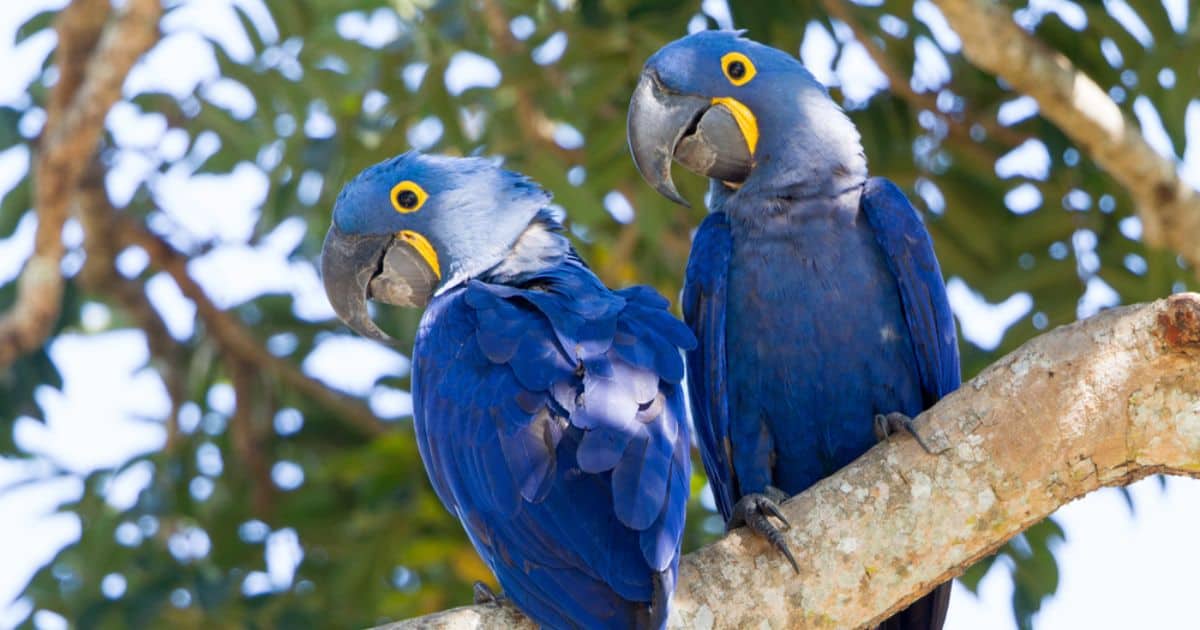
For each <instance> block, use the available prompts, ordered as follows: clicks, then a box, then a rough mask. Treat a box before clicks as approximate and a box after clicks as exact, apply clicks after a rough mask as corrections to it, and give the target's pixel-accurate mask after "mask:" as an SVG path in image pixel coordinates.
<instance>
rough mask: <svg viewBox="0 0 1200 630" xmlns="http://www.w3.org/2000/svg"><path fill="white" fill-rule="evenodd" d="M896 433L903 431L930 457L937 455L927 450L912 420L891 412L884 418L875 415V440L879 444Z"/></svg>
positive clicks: (927, 446)
mask: <svg viewBox="0 0 1200 630" xmlns="http://www.w3.org/2000/svg"><path fill="white" fill-rule="evenodd" d="M897 431H904V432H905V433H907V434H909V435H911V436H913V439H914V440H916V441H917V444H919V445H920V446H921V448H922V449H924V451H925V452H926V453H929V454H930V455H937V451H935V450H933V449H931V448H929V445H928V444H926V443H925V440H924V438H922V437H921V434H920V433H917V426H916V423H915V422H913V419H912V418H910V417H908V416H906V415H904V414H902V413H900V412H899V411H893V412H891V413H889V414H887V415H886V416H885V415H883V414H876V415H875V438H876V439H878V440H879V441H880V442H886V441H887V440H888V438H889V437H890V436H891V435H892V434H893V433H895V432H897Z"/></svg>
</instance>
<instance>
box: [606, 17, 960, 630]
mask: <svg viewBox="0 0 1200 630" xmlns="http://www.w3.org/2000/svg"><path fill="white" fill-rule="evenodd" d="M628 130H629V143H630V149H631V151H632V153H633V157H634V161H635V163H636V165H637V168H638V169H639V171H640V172H641V173H642V175H643V176H644V177H645V178H646V180H647V181H648V182H649V183H650V184H651V185H653V186H654V187H655V188H656V189H657V190H659V191H660V192H661V193H662V194H663V195H664V196H666V197H668V198H670V199H673V200H675V201H677V202H680V203H685V204H686V202H685V201H684V200H683V199H682V197H681V196H680V195H679V193H678V191H677V190H676V188H675V185H674V183H673V182H672V179H671V170H670V169H671V163H672V162H673V161H677V162H679V163H681V164H683V165H684V166H685V167H687V168H689V169H690V170H693V171H695V172H698V173H700V174H703V175H707V176H708V177H709V178H710V189H709V191H710V192H709V202H708V204H709V210H710V212H709V214H708V216H707V217H706V218H705V220H704V222H703V223H702V224H701V225H700V228H699V230H698V232H697V233H696V236H695V240H694V241H693V243H692V251H691V256H690V258H689V260H688V266H687V274H686V279H685V286H684V296H683V310H684V319H685V320H686V321H687V323H688V325H689V326H691V327H692V329H693V331H694V332H695V333H696V336H697V337H698V338H699V339H700V345H699V347H698V348H697V349H695V350H693V351H690V352H688V354H687V365H688V385H689V388H688V389H689V395H690V399H691V404H692V412H693V416H694V420H695V430H696V434H697V437H698V441H699V443H700V446H701V454H702V456H703V460H704V464H705V468H706V469H707V472H708V477H709V480H710V482H711V485H712V489H713V494H714V495H715V497H716V502H717V506H718V507H719V509H720V511H721V514H722V515H723V516H724V517H725V518H726V520H727V522H728V523H729V524H730V525H731V526H736V525H740V524H746V525H748V526H750V527H751V528H752V529H753V530H755V531H756V532H758V533H759V534H760V535H763V536H766V537H767V538H768V539H769V540H771V542H772V543H773V544H775V546H776V547H777V548H779V549H780V550H781V551H782V552H783V553H784V554H785V555H786V556H787V558H788V559H789V560H791V561H792V564H793V566H796V565H795V561H794V560H793V559H792V556H791V553H790V550H789V549H788V548H787V545H786V543H785V542H784V539H783V537H782V536H781V535H780V533H779V530H778V529H776V527H775V526H774V525H773V524H772V522H771V521H770V520H769V519H768V516H774V517H776V518H780V517H781V514H780V513H779V510H778V507H777V505H776V502H777V501H779V500H781V499H782V498H784V497H786V496H790V495H793V494H796V493H798V492H801V491H803V490H804V489H805V488H808V487H809V486H811V485H812V484H814V483H815V482H816V481H818V480H819V479H821V478H823V477H826V476H828V475H830V474H832V473H834V472H835V471H837V470H838V469H839V468H841V467H843V466H845V465H846V464H847V463H849V462H850V461H851V460H853V459H855V458H857V457H858V456H860V455H862V454H863V453H864V452H866V451H867V450H868V449H870V448H871V447H872V446H873V445H874V444H875V443H876V442H877V440H878V439H881V437H886V435H887V434H888V433H889V432H891V431H894V430H897V429H905V430H907V431H908V432H910V433H911V434H913V435H914V436H916V435H917V434H916V431H915V430H913V427H912V421H911V419H910V417H911V416H913V415H916V414H918V413H920V412H921V411H922V410H924V409H926V408H928V407H930V406H931V405H933V404H934V403H935V402H937V400H938V399H939V398H941V397H942V396H944V395H946V394H947V393H949V392H950V391H952V390H954V389H955V388H957V387H958V385H959V358H958V350H957V343H956V336H955V331H954V322H953V320H952V318H951V314H950V307H949V304H948V302H947V300H946V291H945V286H944V285H943V282H942V276H941V271H940V269H939V268H938V262H937V259H936V258H935V257H934V252H933V247H932V244H931V242H930V238H929V234H928V232H926V230H925V228H924V226H923V224H922V222H921V219H920V217H919V215H918V214H917V212H916V211H915V210H914V209H913V207H912V205H911V204H909V202H908V199H907V198H905V196H904V194H903V193H902V192H901V191H900V189H898V188H897V187H896V186H895V185H894V184H892V183H891V182H888V181H887V180H884V179H880V178H869V177H868V176H867V164H866V158H865V157H864V155H863V149H862V145H861V144H860V142H859V135H858V131H857V129H855V127H854V124H853V123H852V122H851V121H850V119H849V118H847V117H846V115H845V114H844V113H843V112H842V110H841V109H840V108H839V107H838V106H837V104H836V103H834V101H833V100H832V99H831V98H830V97H829V95H828V93H827V92H826V90H825V88H824V87H823V86H822V85H821V84H820V83H818V82H817V81H816V80H815V79H814V78H813V76H812V75H811V74H809V72H808V71H807V70H805V69H804V67H803V66H802V65H801V64H800V62H799V61H798V60H796V59H795V58H793V57H792V56H791V55H788V54H786V53H784V52H782V51H779V50H776V49H774V48H770V47H768V46H764V45H761V44H758V43H756V42H753V41H750V40H748V39H745V38H744V37H742V36H741V33H738V32H730V31H724V32H718V31H708V32H700V33H696V34H693V35H690V36H688V37H684V38H682V39H680V40H678V41H675V42H672V43H671V44H668V45H667V46H665V47H663V48H662V49H661V50H659V51H658V52H657V53H655V54H654V55H653V56H652V57H650V59H649V60H648V61H647V62H646V65H645V68H644V70H643V72H642V75H641V79H640V81H639V83H638V85H637V88H636V91H635V92H634V95H633V98H632V101H631V103H630V109H629V129H628ZM918 440H919V436H918ZM922 446H924V443H923V442H922ZM926 450H928V449H926ZM784 524H785V525H786V521H784ZM949 594H950V591H949V584H946V585H943V586H941V587H939V588H938V589H937V590H936V591H935V592H934V593H931V594H930V595H929V596H927V597H926V598H924V599H922V600H921V601H918V602H917V603H915V604H913V606H912V607H910V608H909V609H907V610H905V611H903V612H902V613H900V614H899V615H897V616H896V617H893V618H892V619H890V620H888V622H886V623H885V626H884V627H889V628H940V627H941V625H942V623H943V621H944V619H945V612H946V607H947V605H948V603H949Z"/></svg>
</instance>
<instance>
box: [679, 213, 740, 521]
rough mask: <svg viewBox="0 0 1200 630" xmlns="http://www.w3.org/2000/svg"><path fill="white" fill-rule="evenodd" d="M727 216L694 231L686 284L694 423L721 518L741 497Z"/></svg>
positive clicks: (711, 216) (712, 219) (716, 216)
mask: <svg viewBox="0 0 1200 630" xmlns="http://www.w3.org/2000/svg"><path fill="white" fill-rule="evenodd" d="M732 248H733V245H732V239H731V237H730V233H729V220H728V218H727V217H726V215H725V213H723V212H713V213H710V214H709V215H708V216H707V217H706V218H705V219H704V222H703V223H701V224H700V228H699V229H698V230H697V231H696V236H695V239H694V240H693V242H692V251H691V255H690V256H689V257H688V264H687V272H686V276H685V280H684V285H683V305H682V306H683V318H684V321H686V322H687V325H688V326H689V327H690V328H691V329H692V330H693V331H695V332H696V333H697V335H698V336H699V337H700V339H699V345H698V347H694V348H693V349H691V350H689V351H688V352H687V371H688V374H689V377H688V380H687V383H688V392H689V396H690V398H691V401H692V424H693V425H694V427H695V430H696V438H697V440H698V441H699V442H700V447H701V448H700V455H701V459H702V460H703V461H704V468H705V470H706V471H707V473H708V480H709V484H710V486H711V487H712V491H713V497H714V498H715V499H716V504H717V508H718V509H719V510H720V511H721V516H723V517H724V518H725V520H729V517H730V516H731V513H732V510H733V503H734V499H735V497H736V496H737V495H738V488H737V487H736V484H737V481H736V479H735V478H734V472H733V462H732V461H730V455H731V454H730V452H729V450H728V449H727V448H726V446H727V444H728V439H729V400H728V385H727V378H728V374H727V371H726V360H725V299H726V282H727V273H728V270H729V260H730V256H731V255H732Z"/></svg>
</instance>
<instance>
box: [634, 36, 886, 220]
mask: <svg viewBox="0 0 1200 630" xmlns="http://www.w3.org/2000/svg"><path fill="white" fill-rule="evenodd" d="M628 135H629V148H630V151H631V152H632V153H633V161H634V164H635V165H636V166H637V169H638V171H639V172H641V174H642V176H643V177H644V178H645V179H646V181H647V182H649V183H650V185H652V186H654V188H655V189H656V190H658V191H659V192H660V193H662V194H663V195H664V196H665V197H667V198H668V199H671V200H673V201H676V202H678V203H681V204H683V205H688V204H687V201H685V200H684V199H683V197H682V196H680V194H679V191H678V190H677V189H676V188H675V183H674V182H673V181H672V179H671V162H672V161H677V162H679V163H680V164H682V165H684V166H685V167H686V168H688V169H689V170H691V171H694V172H696V173H700V174H702V175H706V176H708V177H711V178H712V179H713V180H715V181H717V182H721V183H723V184H724V185H725V187H726V188H727V189H729V190H736V189H739V188H741V187H742V186H743V185H749V184H752V183H754V182H755V180H756V179H757V180H759V181H760V182H764V181H767V180H770V181H773V182H775V183H776V184H778V183H779V177H780V175H781V171H783V170H784V169H789V170H790V171H789V172H788V173H782V174H784V175H791V176H793V177H800V176H802V175H803V174H804V173H805V172H811V171H816V170H831V169H833V168H834V167H836V166H837V164H836V163H838V162H854V161H855V160H856V158H857V159H858V160H859V161H862V165H861V168H862V169H863V171H864V172H865V161H863V159H862V156H861V153H862V149H861V145H860V144H859V142H858V140H859V137H858V132H857V131H856V130H855V129H854V126H853V124H852V123H851V122H850V120H849V119H848V118H846V116H845V114H844V113H843V112H842V111H841V109H840V108H839V107H838V106H837V104H836V103H834V102H833V100H832V99H830V98H829V94H828V92H827V91H826V90H825V87H824V86H823V85H821V83H820V82H819V81H817V80H816V79H815V78H814V77H813V76H812V74H811V73H809V72H808V70H806V69H805V68H804V66H803V65H802V64H801V63H800V61H799V60H797V59H796V58H795V57H793V56H791V55H789V54H787V53H785V52H783V51H781V50H778V49H775V48H771V47H770V46H764V45H762V44H759V43H758V42H754V41H751V40H749V39H746V38H744V37H742V36H741V32H740V31H700V32H698V33H694V34H692V35H688V36H687V37H684V38H682V39H679V40H676V41H674V42H671V43H670V44H667V45H666V46H664V47H662V48H661V49H659V51H658V52H656V53H654V55H653V56H651V57H650V58H649V59H648V60H647V61H646V65H645V68H644V69H643V70H642V76H641V79H640V80H639V81H638V85H637V88H636V89H635V90H634V93H633V98H632V99H631V101H630V104H629V120H628ZM842 166H843V167H845V168H846V169H849V170H856V169H857V168H858V167H859V165H858V164H843V165H842ZM787 183H795V182H787Z"/></svg>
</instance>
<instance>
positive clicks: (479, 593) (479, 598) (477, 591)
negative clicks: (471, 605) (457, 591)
mask: <svg viewBox="0 0 1200 630" xmlns="http://www.w3.org/2000/svg"><path fill="white" fill-rule="evenodd" d="M471 590H472V592H473V594H474V600H475V604H476V605H480V604H495V605H497V606H500V605H502V604H503V603H504V597H503V596H501V595H497V594H496V591H493V590H492V587H490V586H488V585H487V584H484V583H483V582H480V581H478V580H476V581H475V585H474V586H473V587H472V589H471Z"/></svg>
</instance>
